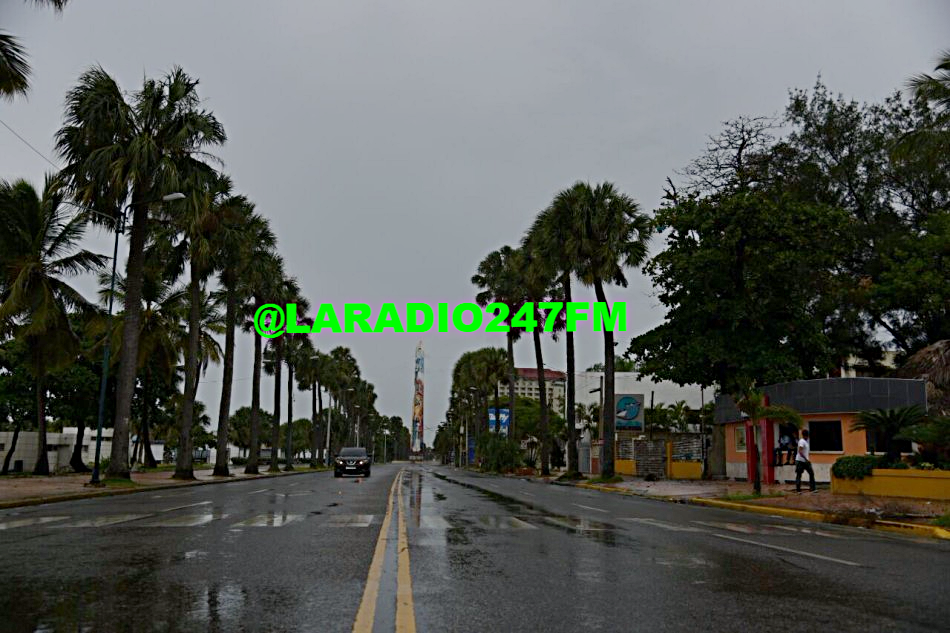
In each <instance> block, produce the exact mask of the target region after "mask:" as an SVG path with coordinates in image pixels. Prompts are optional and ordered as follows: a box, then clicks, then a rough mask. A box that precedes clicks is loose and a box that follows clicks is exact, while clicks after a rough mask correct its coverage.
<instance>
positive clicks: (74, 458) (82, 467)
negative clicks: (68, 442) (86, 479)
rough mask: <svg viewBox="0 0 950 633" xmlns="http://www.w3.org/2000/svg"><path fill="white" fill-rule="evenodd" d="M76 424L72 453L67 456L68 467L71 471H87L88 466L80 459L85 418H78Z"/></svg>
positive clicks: (84, 431) (84, 433) (84, 432)
mask: <svg viewBox="0 0 950 633" xmlns="http://www.w3.org/2000/svg"><path fill="white" fill-rule="evenodd" d="M76 426H77V427H78V428H77V429H76V443H75V444H74V445H73V454H72V455H71V456H70V458H69V467H70V468H72V469H73V472H77V473H88V472H91V471H90V468H89V467H88V466H86V462H84V461H83V460H82V440H83V438H84V437H85V435H86V420H85V419H84V418H79V420H78V421H77V422H76Z"/></svg>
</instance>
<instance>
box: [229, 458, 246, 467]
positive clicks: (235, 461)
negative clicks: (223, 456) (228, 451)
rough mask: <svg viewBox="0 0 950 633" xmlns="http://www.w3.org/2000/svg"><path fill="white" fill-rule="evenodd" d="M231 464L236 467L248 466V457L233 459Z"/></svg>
mask: <svg viewBox="0 0 950 633" xmlns="http://www.w3.org/2000/svg"><path fill="white" fill-rule="evenodd" d="M231 463H232V464H234V465H235V466H247V457H232V458H231Z"/></svg>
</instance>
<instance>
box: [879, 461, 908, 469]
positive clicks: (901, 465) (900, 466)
mask: <svg viewBox="0 0 950 633" xmlns="http://www.w3.org/2000/svg"><path fill="white" fill-rule="evenodd" d="M877 468H893V469H895V470H908V469H909V468H910V464H906V463H904V462H895V463H893V464H888V465H887V466H886V467H882V466H877Z"/></svg>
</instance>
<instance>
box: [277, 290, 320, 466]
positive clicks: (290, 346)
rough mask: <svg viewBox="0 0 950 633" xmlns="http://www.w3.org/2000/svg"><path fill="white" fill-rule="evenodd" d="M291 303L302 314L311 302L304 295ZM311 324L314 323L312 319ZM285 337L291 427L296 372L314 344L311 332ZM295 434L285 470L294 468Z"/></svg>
mask: <svg viewBox="0 0 950 633" xmlns="http://www.w3.org/2000/svg"><path fill="white" fill-rule="evenodd" d="M291 303H296V304H297V310H299V311H300V313H302V314H306V313H307V312H308V311H309V310H310V307H309V304H308V303H307V301H306V300H305V299H304V298H303V297H299V296H298V297H296V298H295V299H293V301H291ZM301 321H303V322H307V321H308V319H301ZM310 325H313V322H312V320H311V321H310ZM281 338H282V339H284V362H286V363H287V428H291V426H290V425H291V424H293V421H294V388H295V385H294V373H295V372H296V371H297V366H298V365H299V364H300V363H301V362H306V359H309V358H310V356H311V355H312V354H313V344H312V343H310V335H309V334H302V333H301V334H289V333H287V334H283V335H282V336H281ZM293 439H294V434H293V433H290V434H289V435H288V437H287V465H286V466H285V467H284V470H293V469H294V464H293V459H292V458H293V455H294V450H293V447H294V442H293Z"/></svg>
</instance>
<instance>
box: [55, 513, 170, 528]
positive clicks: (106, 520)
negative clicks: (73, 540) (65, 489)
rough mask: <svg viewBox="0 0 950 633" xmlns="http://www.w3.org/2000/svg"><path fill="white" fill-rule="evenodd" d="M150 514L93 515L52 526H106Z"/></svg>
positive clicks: (134, 519) (142, 517)
mask: <svg viewBox="0 0 950 633" xmlns="http://www.w3.org/2000/svg"><path fill="white" fill-rule="evenodd" d="M150 516H153V515H151V514H114V515H107V516H100V517H93V518H90V519H77V520H76V521H68V522H66V523H57V524H56V525H51V526H50V527H56V528H61V527H65V528H86V527H105V526H107V525H115V524H117V523H125V522H126V521H136V520H138V519H144V518H146V517H150Z"/></svg>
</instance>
